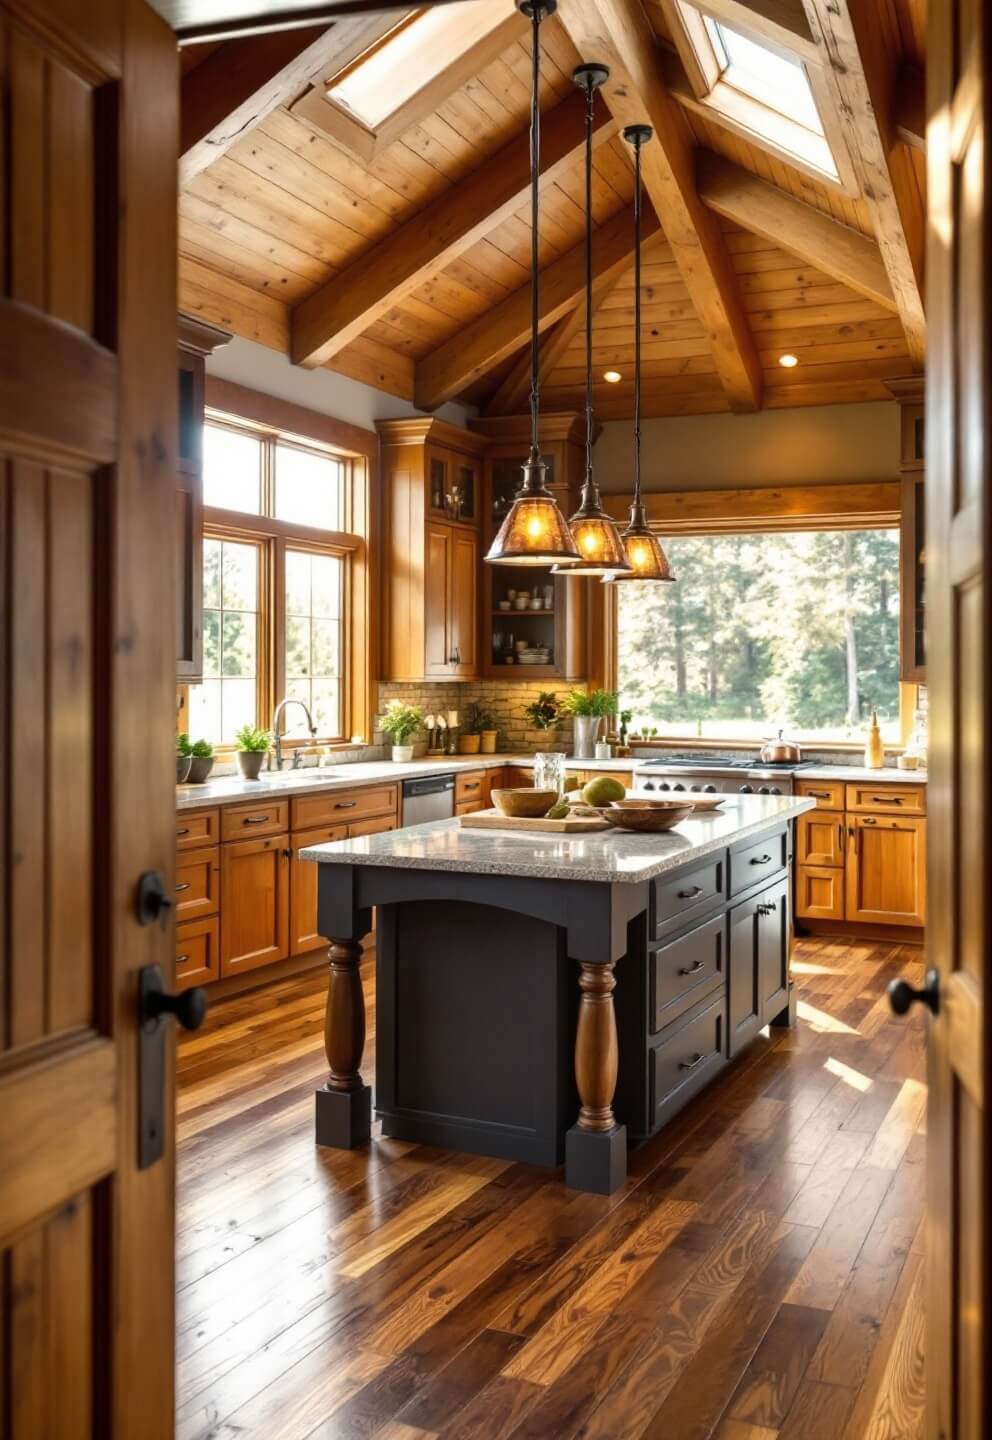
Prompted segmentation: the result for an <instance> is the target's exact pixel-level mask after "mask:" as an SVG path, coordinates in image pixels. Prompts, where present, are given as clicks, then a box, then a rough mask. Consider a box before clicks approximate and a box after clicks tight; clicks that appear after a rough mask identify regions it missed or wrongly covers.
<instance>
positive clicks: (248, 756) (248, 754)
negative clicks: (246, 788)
mask: <svg viewBox="0 0 992 1440" xmlns="http://www.w3.org/2000/svg"><path fill="white" fill-rule="evenodd" d="M265 753H266V752H265V751H264V750H239V751H238V769H239V770H240V771H241V774H242V777H243V778H244V779H245V780H257V779H258V777H259V774H260V772H261V769H262V762H263V761H264V759H265Z"/></svg>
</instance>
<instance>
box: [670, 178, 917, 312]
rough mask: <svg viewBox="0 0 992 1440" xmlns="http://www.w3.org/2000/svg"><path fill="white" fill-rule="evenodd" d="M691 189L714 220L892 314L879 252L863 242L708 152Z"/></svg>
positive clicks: (855, 233)
mask: <svg viewBox="0 0 992 1440" xmlns="http://www.w3.org/2000/svg"><path fill="white" fill-rule="evenodd" d="M696 183H697V186H698V188H699V195H700V199H701V200H702V201H703V203H704V204H706V205H708V206H709V207H710V209H712V210H715V211H716V212H717V214H718V215H723V216H724V217H725V218H726V219H728V220H733V221H734V222H735V224H737V225H741V226H742V227H743V228H744V229H745V230H751V231H753V233H754V234H756V235H763V236H764V237H765V239H766V240H771V241H772V242H773V243H774V244H776V245H778V246H780V247H781V248H782V249H783V250H787V251H789V252H790V253H791V254H793V255H798V256H799V258H800V259H802V260H805V261H807V262H808V263H809V264H810V265H815V266H816V268H817V269H818V270H822V271H823V273H824V274H825V275H831V276H833V278H834V279H835V280H840V281H841V282H842V283H843V284H844V285H849V286H850V287H851V289H852V290H857V291H858V293H859V294H861V295H865V296H867V297H868V299H869V300H874V301H876V302H877V303H878V304H879V305H884V306H885V307H886V309H888V310H895V309H896V303H895V300H894V299H893V295H892V287H891V285H890V284H889V277H888V275H887V274H886V270H885V266H884V265H883V264H882V257H881V254H880V253H879V249H878V246H877V245H876V244H874V242H873V241H871V240H869V239H868V237H867V236H865V235H861V234H859V232H858V231H857V230H852V229H851V228H850V227H849V226H847V225H842V224H841V223H840V221H839V220H833V219H831V217H830V216H829V215H824V214H823V212H822V211H821V210H817V209H815V208H814V207H813V206H812V205H807V204H806V202H805V201H803V200H797V199H796V197H795V196H794V195H790V194H789V193H788V191H786V190H781V189H779V187H778V186H777V185H772V184H770V183H769V181H767V180H762V179H760V178H759V176H757V175H752V174H751V172H750V171H749V170H744V169H742V168H741V166H739V165H735V164H734V163H733V161H731V160H725V159H724V158H723V157H722V156H721V155H714V154H713V153H712V152H711V151H708V150H700V151H699V153H698V155H697V157H696Z"/></svg>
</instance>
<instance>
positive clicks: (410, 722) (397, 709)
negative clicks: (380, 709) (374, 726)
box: [382, 700, 424, 763]
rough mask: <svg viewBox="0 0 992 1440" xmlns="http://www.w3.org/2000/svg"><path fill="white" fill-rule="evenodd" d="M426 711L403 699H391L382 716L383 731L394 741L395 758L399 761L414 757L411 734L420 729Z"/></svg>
mask: <svg viewBox="0 0 992 1440" xmlns="http://www.w3.org/2000/svg"><path fill="white" fill-rule="evenodd" d="M423 718H424V712H423V710H421V709H420V707H419V706H418V705H404V703H403V701H402V700H391V701H390V702H389V705H388V707H387V709H386V713H385V715H384V716H383V717H382V733H383V734H384V735H388V736H389V738H390V739H391V740H392V742H393V759H394V760H396V761H397V762H400V763H402V762H404V761H410V760H412V759H413V746H412V745H411V744H410V737H411V735H415V734H416V732H417V731H418V730H419V729H420V726H421V722H422V721H423Z"/></svg>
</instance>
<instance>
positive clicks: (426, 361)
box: [414, 102, 659, 410]
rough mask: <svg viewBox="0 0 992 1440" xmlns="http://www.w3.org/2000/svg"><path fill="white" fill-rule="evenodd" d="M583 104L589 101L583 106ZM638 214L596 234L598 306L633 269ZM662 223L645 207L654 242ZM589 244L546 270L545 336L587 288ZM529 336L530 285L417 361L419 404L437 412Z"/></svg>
mask: <svg viewBox="0 0 992 1440" xmlns="http://www.w3.org/2000/svg"><path fill="white" fill-rule="evenodd" d="M583 103H584V102H583ZM633 227H634V220H633V210H632V209H630V208H627V209H625V210H621V211H620V212H619V213H618V214H616V215H614V216H613V218H612V219H611V220H608V221H607V222H606V224H605V225H601V226H600V227H599V228H598V229H597V230H596V231H595V232H594V234H593V303H594V304H595V303H596V296H597V294H598V293H599V291H600V289H601V288H604V287H605V290H606V292H607V293H608V292H609V290H610V289H612V287H613V286H614V285H615V284H616V282H617V280H619V278H620V276H621V275H622V274H623V273H624V272H625V271H626V270H627V269H628V267H629V265H630V261H631V254H632V250H633V240H634V229H633ZM658 229H659V227H658V221H657V219H656V218H655V216H654V214H653V213H652V212H651V211H650V209H649V208H647V207H645V212H644V217H643V227H642V233H643V235H644V238H645V240H646V241H647V240H649V239H650V238H652V237H653V236H655V235H656V234H657V233H658ZM585 256H586V247H585V241H583V242H582V243H581V244H579V245H575V246H573V248H572V249H571V250H569V251H567V252H566V253H565V254H564V255H560V256H559V257H558V259H557V260H553V261H552V262H551V264H550V265H546V266H545V267H544V269H543V270H542V271H541V289H540V304H541V315H540V330H541V332H542V333H543V332H544V331H545V330H549V329H550V328H551V327H552V326H553V325H557V323H558V322H559V321H560V320H563V319H565V318H566V317H567V316H569V315H571V313H572V311H574V310H575V309H576V307H577V306H579V305H580V304H581V302H582V298H583V292H584V289H585V267H586V259H585ZM529 337H530V285H529V284H528V285H522V286H521V287H520V289H519V290H514V291H513V293H512V294H511V295H508V296H507V297H506V299H505V300H502V301H501V302H500V303H499V304H498V305H496V306H494V307H493V309H491V310H487V311H486V312H485V313H484V314H482V315H480V316H479V317H478V318H477V319H476V320H473V322H472V323H471V324H470V325H467V326H466V327H465V328H464V329H463V330H459V331H458V333H457V334H456V335H453V336H452V337H451V339H450V340H447V341H445V343H444V344H443V345H441V346H439V347H438V349H436V350H432V351H431V353H430V354H429V355H425V356H424V357H423V359H421V360H419V361H418V362H417V367H416V372H415V379H414V398H415V403H416V404H417V406H418V407H419V408H420V409H421V410H436V409H437V407H438V406H439V405H443V404H444V402H445V401H446V400H450V399H452V398H453V397H454V396H455V395H459V394H461V392H462V391H463V390H464V389H465V388H466V386H468V385H471V384H472V382H473V381H474V380H478V379H479V377H480V376H482V375H485V374H486V373H487V372H488V371H489V370H491V369H492V368H493V366H494V365H498V364H499V363H500V362H501V361H502V360H506V359H507V358H508V357H509V356H510V355H512V354H513V353H514V352H515V351H516V350H519V349H520V347H521V346H522V345H525V344H526V343H527V340H528V339H529Z"/></svg>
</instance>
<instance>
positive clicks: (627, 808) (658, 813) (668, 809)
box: [599, 800, 692, 834]
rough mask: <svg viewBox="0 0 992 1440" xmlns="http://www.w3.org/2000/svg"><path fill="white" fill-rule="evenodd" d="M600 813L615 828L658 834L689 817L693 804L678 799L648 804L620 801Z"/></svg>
mask: <svg viewBox="0 0 992 1440" xmlns="http://www.w3.org/2000/svg"><path fill="white" fill-rule="evenodd" d="M599 813H600V814H601V815H602V817H603V819H604V820H605V821H606V822H607V824H609V825H612V826H613V828H614V829H615V830H638V831H641V832H643V833H645V834H657V833H658V832H659V831H662V830H671V829H672V827H673V826H674V825H678V824H679V822H680V821H682V820H686V819H688V817H689V816H690V815H691V814H692V806H691V805H684V804H682V802H681V801H678V800H671V801H668V802H665V801H662V802H661V803H660V804H658V803H656V804H654V805H647V806H645V805H628V804H626V802H618V803H617V804H615V805H607V806H606V807H605V808H604V809H602V810H600V812H599Z"/></svg>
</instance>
